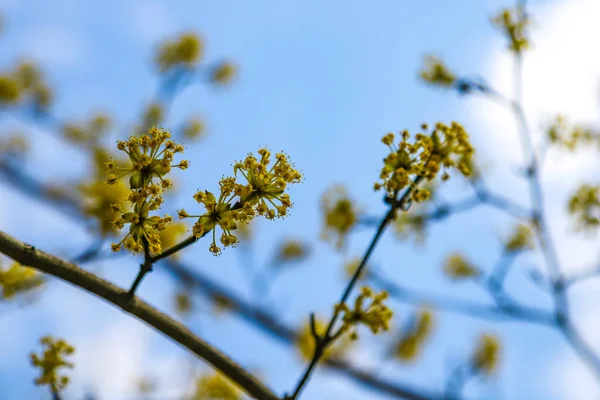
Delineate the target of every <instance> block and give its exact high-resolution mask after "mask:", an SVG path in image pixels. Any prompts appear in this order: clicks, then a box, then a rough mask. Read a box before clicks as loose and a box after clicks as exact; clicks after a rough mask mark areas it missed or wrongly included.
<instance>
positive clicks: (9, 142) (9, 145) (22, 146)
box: [0, 132, 29, 157]
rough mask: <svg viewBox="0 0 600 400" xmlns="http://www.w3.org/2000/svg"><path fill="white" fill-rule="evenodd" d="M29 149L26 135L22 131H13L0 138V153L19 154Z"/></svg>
mask: <svg viewBox="0 0 600 400" xmlns="http://www.w3.org/2000/svg"><path fill="white" fill-rule="evenodd" d="M28 150H29V141H28V140H27V136H26V135H24V134H22V133H19V132H17V133H13V134H9V135H6V137H4V138H0V155H11V156H16V157H18V156H21V155H23V154H24V153H26V152H27V151H28Z"/></svg>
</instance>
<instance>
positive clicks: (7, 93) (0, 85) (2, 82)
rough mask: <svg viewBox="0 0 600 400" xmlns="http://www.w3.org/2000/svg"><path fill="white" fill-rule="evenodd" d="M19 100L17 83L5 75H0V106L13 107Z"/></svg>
mask: <svg viewBox="0 0 600 400" xmlns="http://www.w3.org/2000/svg"><path fill="white" fill-rule="evenodd" d="M20 99H21V92H20V90H19V84H18V82H17V81H16V80H15V79H14V78H12V77H10V76H6V75H4V76H3V75H0V105H4V104H7V105H13V104H16V103H18V102H19V100H20Z"/></svg>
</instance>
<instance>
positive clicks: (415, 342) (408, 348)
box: [394, 310, 433, 361]
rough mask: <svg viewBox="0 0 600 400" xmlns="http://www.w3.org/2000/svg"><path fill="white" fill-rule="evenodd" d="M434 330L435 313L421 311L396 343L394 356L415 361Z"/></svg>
mask: <svg viewBox="0 0 600 400" xmlns="http://www.w3.org/2000/svg"><path fill="white" fill-rule="evenodd" d="M432 330H433V313H432V312H431V311H429V310H420V311H419V313H418V315H417V316H416V318H414V319H413V321H411V323H410V326H409V327H408V329H406V330H405V331H404V332H403V333H402V335H401V336H400V338H399V340H398V342H397V343H396V346H395V349H394V354H395V356H396V357H398V358H399V359H400V360H402V361H412V360H415V359H416V358H417V357H418V355H419V353H420V351H421V349H422V348H423V344H424V343H425V341H426V340H427V339H428V338H429V337H430V336H431V332H432Z"/></svg>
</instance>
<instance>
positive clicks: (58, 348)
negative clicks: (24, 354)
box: [31, 336, 75, 393]
mask: <svg viewBox="0 0 600 400" xmlns="http://www.w3.org/2000/svg"><path fill="white" fill-rule="evenodd" d="M40 343H41V344H42V345H43V346H44V347H45V349H44V352H43V353H42V354H41V355H37V354H35V353H31V363H32V364H33V365H34V366H35V367H38V368H39V369H41V370H42V374H41V375H40V377H39V378H37V379H36V380H35V384H36V385H48V386H50V389H51V390H52V393H58V392H59V391H60V390H62V389H64V388H65V386H67V384H68V383H69V377H68V376H64V375H63V376H60V375H59V373H58V370H59V368H64V367H66V368H73V364H72V363H70V362H68V361H66V360H65V357H66V356H68V355H71V354H73V353H74V352H75V349H74V348H73V346H71V345H69V344H68V343H67V342H65V341H64V340H63V339H54V338H52V337H50V336H45V337H43V338H42V339H41V340H40Z"/></svg>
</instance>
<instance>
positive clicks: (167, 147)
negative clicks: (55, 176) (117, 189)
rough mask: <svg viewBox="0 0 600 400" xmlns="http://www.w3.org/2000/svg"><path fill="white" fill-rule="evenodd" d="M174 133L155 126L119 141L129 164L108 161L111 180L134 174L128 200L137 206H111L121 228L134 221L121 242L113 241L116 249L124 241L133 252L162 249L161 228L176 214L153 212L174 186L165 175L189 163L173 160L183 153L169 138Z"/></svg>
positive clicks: (153, 251)
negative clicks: (145, 132) (145, 131)
mask: <svg viewBox="0 0 600 400" xmlns="http://www.w3.org/2000/svg"><path fill="white" fill-rule="evenodd" d="M170 137H171V135H170V133H169V132H167V131H165V130H163V129H160V128H157V127H152V128H150V130H149V131H148V133H147V134H144V135H141V136H140V137H134V136H132V137H130V138H129V140H127V141H119V142H117V148H118V149H119V150H121V151H123V152H125V153H126V154H127V156H128V157H129V162H130V164H131V165H130V166H129V167H119V166H118V165H117V163H116V162H115V161H114V160H111V161H108V162H107V163H106V169H107V171H108V174H109V176H108V181H107V183H109V184H114V183H115V182H117V180H118V179H120V178H122V177H125V176H127V175H131V176H130V178H129V187H130V194H129V197H128V201H129V202H131V203H132V204H133V210H132V211H128V212H126V211H124V210H123V209H122V207H121V206H120V205H119V204H113V205H112V206H111V207H112V210H113V211H115V212H118V213H119V217H118V218H117V219H115V221H114V225H115V226H116V227H117V228H118V229H122V228H123V227H124V226H125V224H130V227H129V233H127V235H126V236H125V237H124V238H123V239H122V240H121V241H120V242H119V243H114V244H113V245H112V249H113V251H119V250H120V249H121V246H122V245H123V246H124V247H125V248H126V249H128V250H130V251H132V252H141V251H143V250H144V247H145V246H148V248H149V251H150V253H152V254H157V253H159V252H160V251H161V249H162V246H161V241H160V236H159V232H160V231H162V230H164V229H165V228H166V227H167V225H169V223H170V222H171V220H172V218H171V217H170V216H168V215H165V216H164V217H163V218H161V217H159V216H150V215H149V212H150V211H154V210H157V209H159V208H160V206H161V205H162V202H163V199H162V192H163V190H164V189H168V188H170V187H171V181H170V180H169V179H167V178H165V176H166V175H167V174H168V173H169V172H171V169H172V168H175V167H176V168H180V169H182V170H183V169H187V167H188V165H189V163H188V161H186V160H183V161H180V162H179V164H172V162H173V157H174V156H175V154H177V153H183V146H182V145H180V144H176V143H175V142H173V141H172V140H169V139H170ZM116 174H119V175H118V176H117V175H116Z"/></svg>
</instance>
